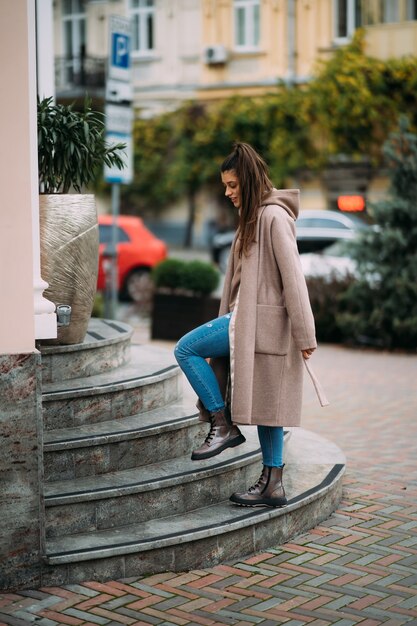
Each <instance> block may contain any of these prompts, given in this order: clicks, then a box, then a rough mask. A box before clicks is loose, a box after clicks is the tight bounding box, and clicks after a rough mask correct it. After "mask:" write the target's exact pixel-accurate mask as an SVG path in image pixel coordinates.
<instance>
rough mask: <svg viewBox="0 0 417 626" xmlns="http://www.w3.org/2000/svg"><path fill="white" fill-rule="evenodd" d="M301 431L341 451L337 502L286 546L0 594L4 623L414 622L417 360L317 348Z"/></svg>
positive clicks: (364, 625) (369, 625)
mask: <svg viewBox="0 0 417 626" xmlns="http://www.w3.org/2000/svg"><path fill="white" fill-rule="evenodd" d="M313 362H314V365H315V369H316V371H317V373H318V374H319V376H320V378H321V379H322V382H323V384H324V386H325V388H326V391H327V393H328V396H329V399H330V400H331V406H330V407H328V408H327V409H320V408H318V406H317V403H316V400H315V398H314V394H313V391H312V390H311V389H310V387H309V385H308V383H306V393H305V402H304V421H303V426H304V427H305V428H308V429H311V430H314V431H315V432H317V433H319V434H321V435H323V436H325V437H328V438H329V439H331V440H332V441H334V442H335V443H337V444H338V445H339V446H340V447H341V448H342V449H343V450H344V452H345V453H346V455H347V460H348V470H347V473H346V475H345V479H344V497H343V500H342V502H341V505H340V507H339V509H338V510H337V511H336V512H335V513H334V514H333V515H332V516H331V518H330V519H329V520H327V521H326V522H325V523H323V524H321V525H320V526H318V527H316V528H315V529H313V530H312V531H310V532H308V533H306V534H304V535H302V536H299V537H297V538H296V539H294V541H293V542H292V543H288V544H285V545H283V546H277V547H276V548H273V549H271V550H268V551H267V552H264V553H262V554H257V555H255V556H253V557H250V558H247V559H242V560H240V561H238V562H233V563H229V564H224V565H219V566H217V567H213V568H210V569H207V570H198V571H192V572H187V573H182V574H175V573H172V572H167V573H164V574H158V575H154V576H150V577H141V578H135V579H129V580H124V581H117V582H110V583H107V584H100V583H95V582H88V583H84V584H83V585H68V586H65V587H61V588H53V589H52V588H48V589H40V590H37V591H27V592H20V593H17V594H0V626H3V625H4V624H11V625H16V626H18V625H23V624H39V625H41V626H54V625H56V624H71V625H74V626H77V625H80V626H81V625H83V626H92V625H96V624H106V625H108V626H116V625H122V624H123V625H124V624H129V625H132V626H145V625H146V626H149V625H150V624H160V625H163V626H171V625H183V624H184V625H187V626H194V625H202V626H205V625H207V626H208V625H213V626H220V625H224V624H233V625H235V626H251V625H254V624H262V626H269V625H271V626H272V625H274V624H286V625H287V626H298V625H303V624H309V625H311V626H326V625H327V624H338V625H339V626H350V625H354V624H361V626H377V625H378V624H387V625H389V626H400V625H402V624H406V623H407V624H411V625H413V624H416V625H417V532H416V528H417V454H416V452H417V443H416V442H417V419H416V418H417V400H416V391H417V382H416V381H417V356H407V355H401V354H388V353H383V352H382V353H378V352H373V351H360V350H350V349H345V348H340V347H337V346H322V347H321V348H320V349H319V351H317V353H316V354H315V356H314V361H313Z"/></svg>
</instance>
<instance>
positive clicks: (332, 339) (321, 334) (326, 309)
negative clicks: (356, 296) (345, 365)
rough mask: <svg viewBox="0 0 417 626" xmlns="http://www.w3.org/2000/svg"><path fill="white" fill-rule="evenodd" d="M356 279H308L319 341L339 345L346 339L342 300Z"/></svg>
mask: <svg viewBox="0 0 417 626" xmlns="http://www.w3.org/2000/svg"><path fill="white" fill-rule="evenodd" d="M354 280H355V279H354V278H352V277H345V278H333V279H332V280H329V279H328V278H326V279H323V278H320V277H317V278H308V279H307V287H308V293H309V296H310V302H311V308H312V309H313V314H314V320H315V323H316V335H317V340H318V341H323V342H329V343H339V342H340V341H342V340H343V339H344V338H345V334H344V332H343V331H342V328H341V325H340V322H339V316H340V314H341V309H342V299H343V297H344V295H345V293H346V291H347V290H348V288H349V287H350V286H351V285H352V283H353V282H354Z"/></svg>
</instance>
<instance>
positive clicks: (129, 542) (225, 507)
mask: <svg viewBox="0 0 417 626" xmlns="http://www.w3.org/2000/svg"><path fill="white" fill-rule="evenodd" d="M344 471H345V465H344V464H335V465H333V466H329V469H328V472H327V474H326V476H325V477H324V478H323V479H322V480H321V481H320V483H319V484H317V485H316V486H315V487H313V488H311V489H309V490H307V491H305V492H304V493H301V494H298V495H297V496H296V497H294V498H292V499H290V500H289V501H288V504H287V505H286V506H285V507H282V508H276V509H271V508H265V507H263V508H256V509H247V510H246V509H242V508H240V507H236V506H234V505H232V504H230V503H229V502H227V501H226V502H221V503H219V504H216V505H211V506H209V507H203V508H202V509H196V510H195V511H188V512H187V513H185V514H181V515H177V516H173V517H171V518H164V519H163V520H152V522H151V523H150V522H145V523H143V524H137V525H130V526H125V527H123V528H120V527H119V528H116V529H112V530H111V531H96V532H94V533H86V534H80V535H72V536H69V537H66V538H61V539H51V540H48V541H47V543H46V553H45V555H44V560H45V562H46V563H47V564H49V565H58V564H69V563H75V562H81V561H90V560H92V559H105V558H110V557H114V556H120V555H128V554H132V553H140V552H145V551H151V550H159V549H161V548H167V547H169V546H176V545H179V544H186V543H190V542H196V541H199V540H205V539H207V537H212V536H215V535H219V534H225V533H232V532H235V531H238V530H240V529H242V528H245V527H247V526H252V525H258V524H262V522H264V521H268V520H270V519H279V518H285V517H286V516H287V515H289V514H291V513H292V512H294V511H295V510H298V509H301V508H303V507H308V506H309V505H310V504H312V503H313V502H314V501H316V500H318V499H320V498H322V497H324V496H325V495H326V494H327V493H328V492H329V491H331V490H332V489H335V488H337V486H338V484H339V482H340V481H341V478H342V476H343V473H344ZM246 511H248V512H246ZM210 518H212V519H213V518H214V519H215V521H213V522H212V523H209V520H210ZM163 525H165V527H166V528H169V529H171V531H170V532H167V530H165V532H163ZM175 528H177V530H176V529H175ZM150 530H151V532H150ZM152 533H153V534H152ZM141 537H142V538H141ZM69 545H71V549H69V548H68V546H69ZM65 546H67V547H65Z"/></svg>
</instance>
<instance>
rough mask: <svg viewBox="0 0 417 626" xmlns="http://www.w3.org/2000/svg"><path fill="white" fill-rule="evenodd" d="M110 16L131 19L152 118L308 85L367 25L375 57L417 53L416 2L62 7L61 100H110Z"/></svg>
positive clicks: (60, 0) (113, 1)
mask: <svg viewBox="0 0 417 626" xmlns="http://www.w3.org/2000/svg"><path fill="white" fill-rule="evenodd" d="M111 15H122V16H127V17H129V18H130V19H131V23H132V79H133V90H134V104H135V107H136V109H137V110H138V111H140V114H141V115H144V116H149V115H153V114H156V113H159V112H161V111H164V110H169V109H173V108H175V107H176V106H177V105H178V103H180V102H181V101H183V100H185V99H189V98H197V99H200V100H212V99H216V98H224V97H227V96H230V95H236V94H242V95H248V96H251V95H259V94H262V93H266V92H268V91H270V90H271V89H273V88H274V87H276V86H277V85H278V84H279V83H280V82H282V81H284V82H287V83H288V82H289V83H294V82H298V83H299V82H305V81H308V80H309V78H310V77H311V75H312V73H313V71H314V67H315V64H316V62H317V60H319V59H326V58H328V57H329V56H330V55H331V54H332V52H333V51H334V49H335V48H336V47H337V46H340V45H344V44H345V43H347V42H348V41H349V39H350V37H351V35H352V34H353V32H354V30H355V29H356V28H357V27H358V26H361V25H363V26H364V27H365V29H366V32H367V44H368V51H369V54H371V55H374V56H377V57H379V58H384V59H385V58H388V57H389V56H402V55H405V54H417V3H416V2H415V0H362V1H359V0H55V2H54V40H55V68H56V86H57V96H58V98H65V97H68V98H72V99H73V98H74V97H77V96H80V95H84V93H85V91H86V90H87V91H89V92H90V94H91V95H92V96H93V97H95V96H97V97H98V98H100V97H101V98H103V97H104V80H105V73H106V62H107V54H108V28H109V27H108V22H109V17H110V16H111Z"/></svg>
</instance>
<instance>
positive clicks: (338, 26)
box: [334, 0, 361, 40]
mask: <svg viewBox="0 0 417 626" xmlns="http://www.w3.org/2000/svg"><path fill="white" fill-rule="evenodd" d="M360 5H361V2H360V0H334V16H335V29H334V30H335V39H336V40H337V39H348V38H349V37H351V36H352V35H353V33H354V32H355V30H356V29H357V28H358V27H359V26H361V6H360Z"/></svg>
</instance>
